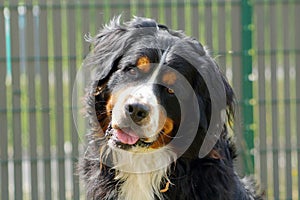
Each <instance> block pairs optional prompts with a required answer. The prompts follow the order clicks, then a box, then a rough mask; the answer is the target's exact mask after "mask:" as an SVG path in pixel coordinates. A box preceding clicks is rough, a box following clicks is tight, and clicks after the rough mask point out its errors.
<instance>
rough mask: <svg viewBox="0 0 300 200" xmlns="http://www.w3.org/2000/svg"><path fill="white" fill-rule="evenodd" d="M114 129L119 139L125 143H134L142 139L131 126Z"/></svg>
mask: <svg viewBox="0 0 300 200" xmlns="http://www.w3.org/2000/svg"><path fill="white" fill-rule="evenodd" d="M113 131H114V134H115V136H116V137H117V139H118V140H119V141H120V142H122V143H123V144H128V145H134V144H136V143H137V142H138V141H139V139H140V137H139V136H138V135H136V134H135V133H134V132H133V131H132V130H131V129H130V128H114V129H113Z"/></svg>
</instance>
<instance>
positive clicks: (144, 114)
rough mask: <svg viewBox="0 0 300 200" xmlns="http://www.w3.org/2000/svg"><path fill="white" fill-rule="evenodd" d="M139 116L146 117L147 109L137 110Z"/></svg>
mask: <svg viewBox="0 0 300 200" xmlns="http://www.w3.org/2000/svg"><path fill="white" fill-rule="evenodd" d="M137 116H138V117H140V118H145V117H147V111H145V110H140V111H138V112H137Z"/></svg>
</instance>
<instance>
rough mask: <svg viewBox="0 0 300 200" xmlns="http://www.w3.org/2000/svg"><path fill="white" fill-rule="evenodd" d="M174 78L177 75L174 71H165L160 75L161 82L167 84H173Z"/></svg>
mask: <svg viewBox="0 0 300 200" xmlns="http://www.w3.org/2000/svg"><path fill="white" fill-rule="evenodd" d="M176 80H177V76H176V74H175V73H174V72H166V73H165V74H164V75H163V77H162V81H163V83H165V84H167V85H174V84H175V82H176Z"/></svg>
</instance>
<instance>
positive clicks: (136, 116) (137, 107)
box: [125, 103, 150, 123]
mask: <svg viewBox="0 0 300 200" xmlns="http://www.w3.org/2000/svg"><path fill="white" fill-rule="evenodd" d="M125 111H126V113H127V114H128V115H129V116H130V117H131V119H132V120H133V121H134V122H135V123H139V122H141V121H142V120H143V119H145V118H146V117H147V116H148V115H149V111H150V108H149V107H148V106H147V105H145V104H140V103H131V104H127V105H125Z"/></svg>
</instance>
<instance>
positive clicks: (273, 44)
mask: <svg viewBox="0 0 300 200" xmlns="http://www.w3.org/2000/svg"><path fill="white" fill-rule="evenodd" d="M276 5H277V4H271V5H270V24H269V26H270V48H271V50H276V48H277V38H278V36H277V26H278V24H277V20H276V14H277V10H276ZM270 64H271V97H272V99H273V100H277V99H278V92H277V89H278V84H277V56H276V53H272V54H271V57H270ZM271 108H272V139H273V140H272V147H273V189H274V198H275V199H279V165H278V159H279V155H278V154H279V142H278V104H277V103H272V106H271Z"/></svg>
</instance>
